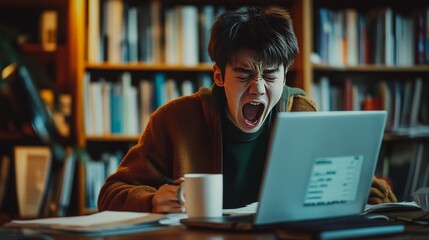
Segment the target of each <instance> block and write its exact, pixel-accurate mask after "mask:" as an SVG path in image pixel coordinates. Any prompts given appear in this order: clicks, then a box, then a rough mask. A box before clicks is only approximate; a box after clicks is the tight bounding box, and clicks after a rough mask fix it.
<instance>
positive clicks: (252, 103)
mask: <svg viewBox="0 0 429 240" xmlns="http://www.w3.org/2000/svg"><path fill="white" fill-rule="evenodd" d="M250 104H251V105H255V106H257V105H259V104H260V103H254V102H251V103H250Z"/></svg>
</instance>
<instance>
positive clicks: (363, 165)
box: [255, 111, 386, 224]
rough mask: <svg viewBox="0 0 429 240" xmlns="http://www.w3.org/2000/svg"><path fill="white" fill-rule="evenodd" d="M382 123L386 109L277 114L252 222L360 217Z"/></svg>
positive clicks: (382, 130)
mask: <svg viewBox="0 0 429 240" xmlns="http://www.w3.org/2000/svg"><path fill="white" fill-rule="evenodd" d="M385 121H386V112H385V111H341V112H290V113H279V114H278V116H277V118H276V124H275V127H274V132H273V135H272V137H271V140H270V141H271V142H270V146H269V152H268V159H267V161H266V162H267V163H266V164H267V165H266V166H265V172H264V176H263V179H262V185H261V190H260V194H259V205H258V209H257V214H256V218H255V224H271V223H276V222H287V221H300V220H308V219H320V218H331V217H340V216H349V215H358V214H360V213H361V211H362V210H363V208H364V206H365V203H366V201H367V198H368V194H369V189H370V187H371V181H372V177H373V175H374V171H375V167H376V163H377V160H378V154H379V151H380V146H381V141H382V137H383V134H384V126H385Z"/></svg>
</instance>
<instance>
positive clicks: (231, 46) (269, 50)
mask: <svg viewBox="0 0 429 240" xmlns="http://www.w3.org/2000/svg"><path fill="white" fill-rule="evenodd" d="M241 50H251V51H254V52H255V53H256V54H257V55H258V57H259V60H260V61H261V62H263V63H264V64H265V65H271V66H273V65H280V64H281V63H283V65H284V66H285V67H286V68H287V67H289V66H290V65H291V64H292V63H293V61H294V59H295V56H296V55H297V54H298V52H299V50H298V41H297V39H296V36H295V33H294V31H293V24H292V19H291V17H290V15H289V13H288V12H287V11H286V10H285V9H283V8H280V7H275V6H271V7H266V8H262V7H246V8H240V9H238V10H236V11H228V12H225V13H224V14H223V15H221V16H220V17H219V18H218V19H217V20H216V22H215V23H214V24H213V27H212V29H211V36H210V42H209V45H208V51H209V54H210V57H211V59H212V60H213V61H214V62H215V63H216V65H217V66H218V67H219V68H220V69H221V71H222V74H224V72H225V66H226V65H227V64H231V63H232V62H233V61H234V57H236V56H237V53H238V52H239V51H241Z"/></svg>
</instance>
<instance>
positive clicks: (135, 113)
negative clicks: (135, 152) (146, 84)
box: [125, 86, 140, 135]
mask: <svg viewBox="0 0 429 240" xmlns="http://www.w3.org/2000/svg"><path fill="white" fill-rule="evenodd" d="M127 100H128V101H127V103H126V104H127V105H128V107H127V108H128V110H129V112H128V116H127V117H126V119H127V122H126V124H127V125H129V126H128V127H127V128H126V129H127V132H126V133H125V134H128V135H137V134H139V127H140V126H139V124H138V123H139V115H140V114H139V112H140V111H139V108H138V96H137V88H136V87H134V86H131V87H130V88H129V91H128V96H127Z"/></svg>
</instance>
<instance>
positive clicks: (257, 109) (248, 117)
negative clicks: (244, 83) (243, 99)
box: [243, 102, 264, 125]
mask: <svg viewBox="0 0 429 240" xmlns="http://www.w3.org/2000/svg"><path fill="white" fill-rule="evenodd" d="M263 112H264V104H262V103H257V102H250V103H246V104H244V106H243V116H244V119H245V121H246V123H247V124H250V125H255V124H257V123H258V122H259V119H260V118H261V116H262V113H263Z"/></svg>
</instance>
